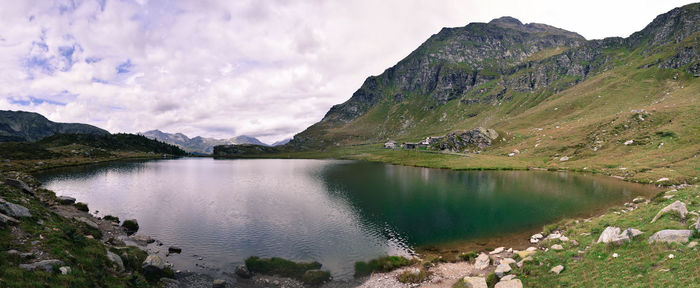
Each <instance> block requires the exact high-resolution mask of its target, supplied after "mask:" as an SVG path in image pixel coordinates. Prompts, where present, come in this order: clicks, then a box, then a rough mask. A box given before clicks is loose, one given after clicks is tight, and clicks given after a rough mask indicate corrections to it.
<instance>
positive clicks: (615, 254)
mask: <svg viewBox="0 0 700 288" xmlns="http://www.w3.org/2000/svg"><path fill="white" fill-rule="evenodd" d="M612 256H613V258H617V257H618V256H620V255H619V254H617V253H613V255H612Z"/></svg>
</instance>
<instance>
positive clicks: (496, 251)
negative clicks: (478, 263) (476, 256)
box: [489, 247, 506, 255]
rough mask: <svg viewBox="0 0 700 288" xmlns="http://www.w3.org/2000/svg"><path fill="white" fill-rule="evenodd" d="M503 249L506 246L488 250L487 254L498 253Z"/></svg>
mask: <svg viewBox="0 0 700 288" xmlns="http://www.w3.org/2000/svg"><path fill="white" fill-rule="evenodd" d="M503 250H506V247H498V248H496V249H494V250H493V251H491V252H489V255H494V254H499V253H501V252H503Z"/></svg>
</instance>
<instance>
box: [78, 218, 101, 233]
mask: <svg viewBox="0 0 700 288" xmlns="http://www.w3.org/2000/svg"><path fill="white" fill-rule="evenodd" d="M74 219H75V220H76V221H78V222H83V223H85V225H87V226H88V227H90V228H92V229H95V230H99V229H100V227H99V226H97V223H95V222H93V221H92V220H90V219H87V218H85V217H76V218H74Z"/></svg>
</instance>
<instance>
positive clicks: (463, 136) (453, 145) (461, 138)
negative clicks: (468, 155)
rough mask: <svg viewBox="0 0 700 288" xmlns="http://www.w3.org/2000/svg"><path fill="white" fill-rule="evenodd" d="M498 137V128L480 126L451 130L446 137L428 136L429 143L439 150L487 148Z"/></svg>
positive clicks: (457, 150) (456, 150)
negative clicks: (470, 128)
mask: <svg viewBox="0 0 700 288" xmlns="http://www.w3.org/2000/svg"><path fill="white" fill-rule="evenodd" d="M496 139H498V132H496V130H493V129H486V128H483V127H478V128H474V129H472V130H469V131H454V132H450V133H447V135H445V136H444V137H431V138H428V143H429V144H430V145H431V147H433V148H435V149H438V150H449V151H455V152H459V151H464V150H465V149H467V148H479V149H484V148H487V147H489V146H491V145H492V144H493V142H494V141H496Z"/></svg>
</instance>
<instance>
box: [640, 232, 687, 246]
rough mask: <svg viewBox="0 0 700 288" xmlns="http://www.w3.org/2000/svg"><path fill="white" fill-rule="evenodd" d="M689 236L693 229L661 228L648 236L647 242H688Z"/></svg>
mask: <svg viewBox="0 0 700 288" xmlns="http://www.w3.org/2000/svg"><path fill="white" fill-rule="evenodd" d="M690 236H693V230H661V231H659V232H656V233H654V235H651V237H649V243H654V242H665V243H688V239H689V238H690Z"/></svg>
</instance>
